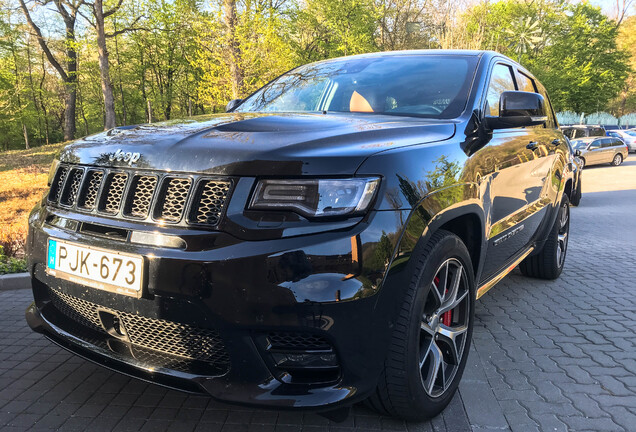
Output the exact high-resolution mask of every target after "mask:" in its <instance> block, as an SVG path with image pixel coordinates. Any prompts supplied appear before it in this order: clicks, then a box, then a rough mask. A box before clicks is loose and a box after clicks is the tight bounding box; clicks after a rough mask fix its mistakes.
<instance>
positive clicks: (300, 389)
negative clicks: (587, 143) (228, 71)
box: [26, 51, 572, 419]
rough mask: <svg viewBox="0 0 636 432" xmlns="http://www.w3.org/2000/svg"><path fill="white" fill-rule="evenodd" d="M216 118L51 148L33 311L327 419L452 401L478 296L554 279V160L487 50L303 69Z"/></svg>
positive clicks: (509, 69) (562, 233) (32, 258)
mask: <svg viewBox="0 0 636 432" xmlns="http://www.w3.org/2000/svg"><path fill="white" fill-rule="evenodd" d="M229 111H230V112H228V113H225V114H219V115H212V116H206V117H198V118H193V119H188V120H184V121H181V122H176V121H170V122H165V123H158V124H147V125H140V126H135V127H124V128H115V129H113V130H109V131H107V132H103V133H100V134H97V135H93V136H90V137H87V138H84V139H80V140H77V141H75V142H74V143H72V144H69V145H68V146H66V147H65V148H64V149H63V150H62V151H61V153H60V155H59V157H58V158H57V159H56V161H55V162H54V165H53V167H52V169H51V174H50V182H49V183H50V190H49V192H48V193H47V194H46V196H44V197H43V199H42V201H41V202H40V203H39V204H38V205H37V206H36V207H35V209H34V210H33V212H32V213H31V215H30V217H29V238H28V246H27V247H28V259H29V269H30V272H31V274H32V281H33V295H34V298H35V302H34V303H33V304H32V305H31V306H30V307H29V308H28V310H27V313H26V316H27V321H28V323H29V325H30V326H31V327H32V328H33V329H34V330H35V331H37V332H41V333H43V334H44V335H45V336H46V337H48V338H49V339H51V340H52V341H53V342H55V343H57V344H59V345H60V346H62V347H64V348H66V349H68V350H70V351H72V352H74V353H77V354H79V355H80V356H82V357H85V358H87V359H89V360H92V361H94V362H96V363H98V364H101V365H104V366H107V367H109V368H112V369H115V370H118V371H120V372H122V373H125V374H128V375H131V376H134V377H138V378H141V379H145V380H148V381H152V382H155V383H158V384H162V385H166V386H169V387H173V388H178V389H182V390H187V391H193V392H200V393H205V394H209V395H211V396H213V397H215V398H217V399H220V400H223V401H226V402H232V403H240V404H244V405H252V406H263V407H277V408H299V409H311V410H314V411H318V412H321V411H322V412H323V413H324V415H326V416H331V417H332V418H334V417H336V415H342V414H343V413H344V412H346V410H347V408H346V407H348V406H350V405H351V404H353V403H355V402H358V401H362V400H367V401H368V403H369V404H370V405H371V406H373V407H375V408H376V409H377V410H379V411H381V412H383V413H386V414H391V415H395V416H401V417H404V418H411V419H414V418H423V417H430V416H433V415H435V414H437V413H439V412H440V411H441V410H442V409H443V408H444V407H445V406H446V405H447V404H448V403H449V401H450V399H451V397H452V396H453V393H454V392H455V390H456V389H457V386H458V383H459V380H460V378H461V375H462V372H463V369H464V366H465V364H466V357H467V353H468V350H469V346H470V341H471V334H472V331H473V321H474V318H473V314H474V306H475V301H476V300H477V299H478V298H479V297H481V296H482V295H483V294H484V293H485V292H486V291H488V290H489V289H490V288H492V286H493V285H495V284H496V283H497V282H498V281H499V280H501V278H502V277H504V276H505V275H506V274H507V273H508V272H510V271H511V270H512V269H513V268H514V267H515V266H517V265H518V264H519V265H520V268H521V271H522V272H523V273H524V274H526V275H529V276H534V277H539V278H545V279H553V278H556V277H558V276H559V274H560V273H561V270H562V268H563V263H564V260H565V254H566V249H567V244H568V243H567V242H568V229H569V206H568V202H569V199H568V197H569V195H570V194H571V193H572V167H571V162H570V161H571V160H572V157H571V154H570V151H569V149H568V145H567V143H566V142H565V141H564V136H563V135H562V133H561V132H560V131H559V129H558V125H557V122H556V120H555V116H554V113H553V110H552V108H551V106H550V102H549V100H548V97H547V95H546V94H545V90H544V88H543V86H542V85H541V84H540V83H539V82H538V81H537V80H536V79H535V78H534V77H533V76H532V75H531V74H530V73H529V72H528V71H527V70H526V69H524V68H523V67H521V66H520V65H518V64H517V63H515V62H514V61H512V60H510V59H508V58H506V57H503V56H501V55H500V54H497V53H495V52H481V51H480V52H476V51H404V52H395V53H376V54H368V55H361V56H355V57H345V58H340V59H335V60H328V61H323V62H319V63H313V64H308V65H305V66H301V67H298V68H296V69H294V70H292V71H290V72H288V73H286V74H284V75H282V76H281V77H279V78H277V79H276V80H274V81H272V82H271V83H269V84H268V85H266V86H265V87H263V88H262V89H260V90H258V91H257V92H255V93H254V94H252V95H251V96H249V97H248V98H246V99H245V100H242V101H233V102H232V103H231V104H230V109H229Z"/></svg>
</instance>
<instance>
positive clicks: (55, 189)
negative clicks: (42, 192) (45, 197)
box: [49, 166, 69, 202]
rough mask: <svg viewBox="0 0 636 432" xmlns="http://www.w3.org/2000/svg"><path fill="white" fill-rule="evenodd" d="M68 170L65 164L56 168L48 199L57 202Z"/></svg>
mask: <svg viewBox="0 0 636 432" xmlns="http://www.w3.org/2000/svg"><path fill="white" fill-rule="evenodd" d="M68 171H69V168H68V167H65V166H61V167H59V168H58V170H57V173H56V174H55V178H54V179H53V183H52V184H51V191H50V192H49V200H50V201H53V202H57V201H58V200H59V199H60V195H61V194H62V188H63V187H64V181H65V180H66V176H67V175H68Z"/></svg>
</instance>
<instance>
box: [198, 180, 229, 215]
mask: <svg viewBox="0 0 636 432" xmlns="http://www.w3.org/2000/svg"><path fill="white" fill-rule="evenodd" d="M230 186H231V183H230V182H228V181H215V180H204V181H203V182H201V184H200V185H199V193H198V195H197V199H196V201H195V203H194V204H193V206H192V207H193V209H194V211H193V215H192V222H193V223H199V224H206V225H218V223H219V221H220V220H221V216H222V214H223V210H224V208H225V205H226V203H227V197H228V193H229V191H230Z"/></svg>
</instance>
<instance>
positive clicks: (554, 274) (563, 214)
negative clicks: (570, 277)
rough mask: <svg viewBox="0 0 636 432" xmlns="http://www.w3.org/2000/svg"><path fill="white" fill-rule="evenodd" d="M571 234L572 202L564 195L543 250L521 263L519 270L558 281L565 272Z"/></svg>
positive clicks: (530, 275)
mask: <svg viewBox="0 0 636 432" xmlns="http://www.w3.org/2000/svg"><path fill="white" fill-rule="evenodd" d="M569 234H570V202H569V200H568V196H567V195H566V194H563V198H561V204H560V206H559V213H558V215H557V218H556V220H555V221H554V225H552V229H551V230H550V233H549V234H548V238H547V240H546V242H545V244H544V245H543V249H542V250H541V252H539V253H538V254H536V255H531V256H529V257H527V258H526V259H524V260H523V261H521V263H520V264H519V269H520V270H521V273H523V274H524V275H525V276H529V277H533V278H539V279H548V280H551V279H556V278H558V277H559V276H560V275H561V272H562V271H563V265H564V264H565V255H566V253H567V250H568V238H569Z"/></svg>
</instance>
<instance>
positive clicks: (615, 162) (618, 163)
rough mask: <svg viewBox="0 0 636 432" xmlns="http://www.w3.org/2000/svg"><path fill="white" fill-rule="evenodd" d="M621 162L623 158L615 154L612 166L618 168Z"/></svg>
mask: <svg viewBox="0 0 636 432" xmlns="http://www.w3.org/2000/svg"><path fill="white" fill-rule="evenodd" d="M622 161H623V157H622V156H621V155H619V154H617V155H616V156H614V162H613V163H614V166H619V165H620V164H621V162H622Z"/></svg>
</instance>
